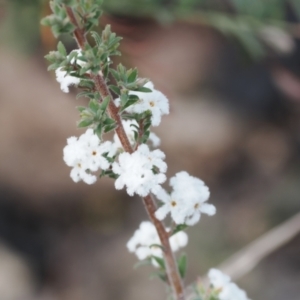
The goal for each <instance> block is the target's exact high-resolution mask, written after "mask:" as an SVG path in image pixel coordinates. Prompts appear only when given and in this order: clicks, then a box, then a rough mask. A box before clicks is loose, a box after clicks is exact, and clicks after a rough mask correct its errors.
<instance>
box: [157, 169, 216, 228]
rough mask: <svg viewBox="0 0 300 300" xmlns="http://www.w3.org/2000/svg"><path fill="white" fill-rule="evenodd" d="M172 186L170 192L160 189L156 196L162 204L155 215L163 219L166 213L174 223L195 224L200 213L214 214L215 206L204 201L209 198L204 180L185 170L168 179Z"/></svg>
mask: <svg viewBox="0 0 300 300" xmlns="http://www.w3.org/2000/svg"><path fill="white" fill-rule="evenodd" d="M170 185H171V186H172V187H173V191H172V192H171V194H168V193H167V192H166V191H165V190H164V189H160V190H159V191H158V192H157V194H156V196H157V198H158V199H159V200H161V201H162V202H163V205H162V206H161V207H160V208H159V209H158V210H157V211H156V213H155V216H156V217H157V218H158V219H159V220H163V219H164V218H165V217H166V215H167V214H168V213H170V214H171V217H172V219H173V220H174V222H175V223H176V224H186V225H190V226H192V225H195V224H196V223H197V222H198V221H199V220H200V216H201V213H205V214H207V215H210V216H211V215H214V214H215V212H216V208H215V207H214V206H213V205H212V204H208V203H205V202H206V201H207V200H208V198H209V194H210V193H209V189H208V187H207V186H206V185H205V184H204V182H203V181H202V180H200V179H198V178H196V177H193V176H190V175H189V174H188V173H187V172H179V173H177V174H176V175H175V176H174V177H172V178H171V179H170Z"/></svg>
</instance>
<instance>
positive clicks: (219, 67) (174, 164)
mask: <svg viewBox="0 0 300 300" xmlns="http://www.w3.org/2000/svg"><path fill="white" fill-rule="evenodd" d="M127 2H128V1H127ZM133 2H134V1H133ZM156 2H158V1H156ZM165 2H172V1H162V3H158V5H162V7H163V9H164V10H162V9H160V15H159V18H158V19H159V20H157V18H155V17H153V15H152V16H148V15H145V16H144V15H142V14H141V15H142V17H141V16H139V15H138V14H137V15H138V16H139V17H137V16H136V15H135V16H132V15H130V14H128V13H127V14H126V15H121V14H120V11H114V9H116V8H115V7H114V6H113V3H115V1H112V2H111V4H112V7H109V4H107V3H108V2H106V5H107V7H108V12H107V13H106V14H105V15H104V16H103V18H102V20H101V25H104V24H106V23H111V24H112V29H113V30H115V31H116V32H117V33H118V34H119V35H121V36H123V37H124V39H123V41H122V43H121V50H122V52H123V56H122V58H121V59H120V60H121V61H122V63H124V64H125V65H127V66H136V67H138V69H139V72H140V75H141V76H144V77H148V78H151V80H152V81H153V82H154V84H155V86H156V88H158V89H160V90H161V91H163V92H164V93H165V94H166V95H167V96H168V98H169V100H170V106H171V113H170V115H169V116H167V117H165V118H164V119H163V121H162V124H161V126H160V127H159V128H155V130H154V131H155V132H156V133H157V134H158V135H159V136H160V137H161V139H162V145H161V149H162V150H163V151H164V152H165V153H166V155H167V159H166V161H167V163H168V166H169V169H168V175H169V176H173V175H174V174H175V173H176V172H178V171H181V170H186V171H188V172H189V173H190V174H192V175H194V176H197V177H200V178H201V179H203V180H204V181H205V182H206V183H207V185H208V186H209V187H210V189H211V198H210V201H211V203H213V204H214V205H215V206H216V207H217V215H216V216H215V217H212V218H209V217H206V216H203V218H202V219H201V221H200V223H199V224H198V225H197V226H195V227H193V228H190V229H189V230H188V233H189V236H190V243H189V245H188V247H187V248H186V249H185V251H186V253H187V254H188V256H189V265H188V278H187V279H186V282H187V284H189V283H191V282H193V281H194V280H195V279H196V277H197V276H199V275H203V274H205V273H206V272H207V270H208V269H209V268H211V267H215V266H217V265H218V264H220V263H221V262H222V261H224V260H225V259H226V258H228V257H229V256H230V255H232V254H234V253H235V252H236V251H238V250H239V249H241V248H242V247H244V246H246V245H247V244H248V243H250V242H251V241H253V240H255V239H256V238H258V237H259V236H261V235H262V234H263V233H265V232H267V231H268V230H270V229H271V228H273V227H274V226H276V225H278V224H280V223H281V222H284V221H285V220H287V219H288V218H290V217H292V216H293V215H294V214H296V213H297V212H299V210H300V201H299V197H300V184H299V176H300V160H299V152H300V151H299V150H300V122H299V120H300V118H299V117H300V44H299V36H300V34H299V35H297V32H294V34H293V35H284V34H281V35H280V34H279V35H275V39H274V37H273V40H272V37H271V42H272V41H273V44H274V41H275V44H276V42H277V46H276V47H277V50H278V47H279V48H280V47H281V49H283V51H281V52H280V51H279V52H278V51H273V50H274V47H273V48H268V47H266V48H265V49H266V50H265V53H264V55H262V56H259V57H254V58H253V55H251V53H250V55H249V51H248V49H247V48H246V49H245V48H243V47H241V45H238V44H239V43H238V42H236V41H233V39H231V38H226V37H225V36H224V35H222V34H221V33H220V31H218V30H216V29H215V28H213V26H206V25H204V24H203V23H204V22H201V19H199V20H198V19H197V18H196V19H195V18H192V17H191V18H189V17H188V15H187V16H185V18H181V19H180V18H178V19H176V18H174V19H170V18H169V17H170V15H168V14H163V13H168V12H169V10H168V6H165V5H164V4H165ZM181 2H183V1H181ZM279 2H280V1H279ZM216 3H218V1H216ZM168 5H169V4H168ZM216 5H217V4H216ZM158 7H159V6H158ZM109 8H110V10H109ZM226 9H227V10H228V8H226ZM226 9H225V10H224V11H225V12H226V11H227V10H226ZM145 11H146V9H144V12H143V13H145ZM200 11H201V10H200ZM292 12H293V11H291V10H290V9H289V8H288V7H287V9H286V11H285V12H284V18H285V19H286V20H287V21H289V22H290V21H294V19H293V14H292ZM47 13H49V9H48V5H47V1H38V0H31V1H30V0H27V1H24V0H23V1H21V0H20V1H17V0H7V1H3V0H2V2H0V41H1V44H0V91H1V92H0V95H1V96H0V299H1V300H27V299H28V300H81V299H88V300H94V299H95V300H96V299H101V300H102V299H103V300H106V299H107V300H108V299H109V300H110V299H122V300H138V299H144V300H148V299H149V300H150V299H164V298H165V287H164V286H163V284H161V283H160V282H158V279H154V280H148V275H149V274H150V273H151V272H152V270H151V268H147V267H145V268H140V269H138V270H133V265H134V263H135V262H136V259H135V257H134V256H133V255H131V254H129V253H128V252H127V249H126V247H125V244H126V242H127V240H128V239H129V238H130V237H131V235H132V233H133V231H134V230H135V229H136V228H137V227H138V225H139V223H140V222H141V221H142V220H144V219H146V218H147V216H146V213H145V211H144V209H143V207H142V203H141V201H140V200H139V199H138V198H130V197H128V196H126V194H125V193H124V192H120V191H119V192H116V191H115V190H114V188H113V182H112V181H110V180H108V179H101V180H100V181H99V182H98V183H97V184H95V185H93V186H87V185H85V184H84V183H78V184H75V183H73V182H72V181H71V179H70V177H69V171H70V170H69V168H68V167H67V166H66V165H65V164H64V162H63V160H62V148H63V147H64V145H65V143H66V138H67V137H69V136H72V135H79V134H80V132H81V131H80V130H77V129H76V126H75V124H76V121H77V120H78V113H77V111H76V109H75V106H78V105H80V103H85V99H81V100H75V93H70V94H64V93H62V92H61V91H60V89H59V85H58V84H57V83H56V82H55V78H54V74H53V72H51V73H49V72H47V71H46V68H47V63H46V61H45V60H44V59H43V56H44V55H45V54H47V52H48V51H49V50H53V49H55V48H56V41H55V40H54V38H53V37H52V35H51V33H50V32H49V30H48V29H45V28H41V27H40V25H39V20H40V18H41V17H42V16H43V15H45V14H47ZM155 16H156V17H157V16H158V15H155ZM171 16H172V15H171ZM198 21H199V22H198ZM237 26H238V25H237ZM277 33H278V32H277ZM271 35H272V31H271V32H267V35H266V36H267V37H265V40H268V38H269V37H270V36H271ZM63 39H64V41H65V42H66V43H67V45H68V47H69V49H70V50H71V49H72V48H74V47H75V44H74V43H73V42H72V41H71V40H70V39H68V38H66V37H63ZM253 43H254V42H253ZM276 47H275V48H276ZM116 63H117V61H116ZM73 92H74V91H73ZM183 124H184V125H183ZM299 282H300V236H299V235H298V236H296V237H295V238H294V239H293V240H292V241H290V242H289V243H287V244H286V245H284V246H283V247H281V248H280V249H278V250H276V251H275V252H273V253H272V254H271V255H270V256H268V257H266V258H265V259H264V260H263V261H262V262H261V263H260V264H259V266H257V267H256V268H254V270H253V271H252V272H250V273H249V274H247V275H246V276H244V277H242V278H240V279H239V280H238V281H237V283H238V284H239V285H240V286H241V287H242V288H244V289H245V290H247V292H248V295H249V297H250V298H251V299H256V300H271V299H272V300H282V299H289V300H298V299H299V294H300V287H299Z"/></svg>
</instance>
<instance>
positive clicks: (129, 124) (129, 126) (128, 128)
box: [114, 120, 160, 149]
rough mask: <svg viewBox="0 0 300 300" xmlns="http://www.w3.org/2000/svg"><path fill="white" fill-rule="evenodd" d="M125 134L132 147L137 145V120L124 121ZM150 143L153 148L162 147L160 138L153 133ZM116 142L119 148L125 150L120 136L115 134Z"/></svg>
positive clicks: (151, 133)
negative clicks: (135, 135) (135, 133)
mask: <svg viewBox="0 0 300 300" xmlns="http://www.w3.org/2000/svg"><path fill="white" fill-rule="evenodd" d="M122 123H123V127H124V130H125V133H126V135H127V137H128V140H129V142H130V144H131V146H134V145H135V139H134V132H135V131H137V129H136V127H135V126H137V127H138V123H137V122H136V121H135V120H122ZM149 141H150V142H151V143H152V145H153V147H158V146H159V145H160V138H159V137H158V136H157V135H156V134H155V133H153V132H150V136H149ZM114 142H115V145H116V147H117V148H119V149H123V147H122V144H121V142H120V139H119V137H118V135H117V134H116V133H115V134H114Z"/></svg>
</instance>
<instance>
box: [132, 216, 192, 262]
mask: <svg viewBox="0 0 300 300" xmlns="http://www.w3.org/2000/svg"><path fill="white" fill-rule="evenodd" d="M187 243H188V236H187V234H186V233H185V232H183V231H180V232H178V233H176V234H174V235H172V236H171V237H170V245H171V248H172V251H174V252H176V251H178V250H179V249H180V248H182V247H185V246H186V245H187ZM156 245H158V246H156ZM159 245H161V243H160V240H159V237H158V234H157V231H156V229H155V227H154V225H153V224H152V223H151V222H149V221H144V222H142V223H141V224H140V227H139V229H137V230H136V231H135V232H134V234H133V236H132V238H131V239H130V240H129V241H128V243H127V248H128V250H129V252H132V253H135V254H136V256H137V257H138V259H139V260H144V259H146V258H149V257H151V256H157V257H160V258H162V257H163V253H162V250H161V248H160V247H159ZM152 263H153V265H155V266H157V263H156V261H155V260H153V259H152Z"/></svg>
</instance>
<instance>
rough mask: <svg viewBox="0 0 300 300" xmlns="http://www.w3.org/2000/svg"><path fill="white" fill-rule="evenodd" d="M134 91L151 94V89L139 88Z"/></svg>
mask: <svg viewBox="0 0 300 300" xmlns="http://www.w3.org/2000/svg"><path fill="white" fill-rule="evenodd" d="M135 91H137V92H143V93H151V92H152V90H151V89H149V88H146V87H144V86H140V87H138V88H136V89H135Z"/></svg>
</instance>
